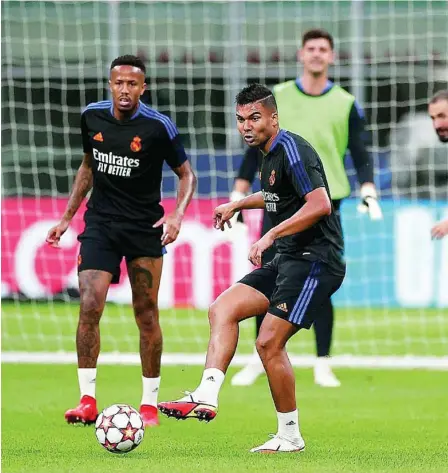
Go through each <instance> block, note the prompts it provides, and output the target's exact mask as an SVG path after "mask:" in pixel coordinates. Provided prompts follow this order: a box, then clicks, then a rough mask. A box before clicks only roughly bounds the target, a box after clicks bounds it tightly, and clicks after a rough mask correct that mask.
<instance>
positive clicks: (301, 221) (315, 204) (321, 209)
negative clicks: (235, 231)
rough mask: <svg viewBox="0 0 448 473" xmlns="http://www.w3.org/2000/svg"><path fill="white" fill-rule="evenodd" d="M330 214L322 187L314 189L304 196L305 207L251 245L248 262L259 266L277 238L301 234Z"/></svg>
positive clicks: (328, 203)
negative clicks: (262, 256) (263, 255)
mask: <svg viewBox="0 0 448 473" xmlns="http://www.w3.org/2000/svg"><path fill="white" fill-rule="evenodd" d="M330 214H331V202H330V198H329V197H328V194H327V191H326V190H325V188H324V187H320V188H318V189H314V190H313V191H311V192H309V193H308V194H306V196H305V205H304V206H303V207H302V208H301V209H300V210H298V211H297V212H296V213H295V214H294V215H293V216H292V217H290V218H288V219H287V220H284V221H283V222H282V223H280V224H278V225H277V226H275V227H274V228H272V229H271V230H270V231H269V232H267V233H266V235H264V237H262V238H260V240H258V241H257V242H256V243H254V244H253V245H252V248H251V250H250V252H249V260H250V261H251V263H252V264H254V265H260V264H261V255H262V254H263V252H264V251H266V250H267V249H268V248H269V247H270V246H272V245H273V244H274V241H275V240H276V239H277V238H281V237H285V236H288V235H293V234H295V233H300V232H303V231H304V230H307V229H308V228H310V227H312V226H313V225H314V224H316V223H317V222H318V221H319V220H320V219H321V218H322V217H325V216H326V215H330Z"/></svg>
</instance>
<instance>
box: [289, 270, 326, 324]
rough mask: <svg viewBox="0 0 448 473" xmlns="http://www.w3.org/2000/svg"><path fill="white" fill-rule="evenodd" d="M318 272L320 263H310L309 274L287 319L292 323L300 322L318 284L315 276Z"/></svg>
mask: <svg viewBox="0 0 448 473" xmlns="http://www.w3.org/2000/svg"><path fill="white" fill-rule="evenodd" d="M319 272H320V265H319V263H318V262H317V261H316V262H314V263H313V264H312V266H311V270H310V274H309V275H308V277H307V278H306V281H305V284H304V285H303V288H302V291H301V292H300V295H299V298H298V299H297V301H296V303H295V305H294V307H293V309H292V311H291V313H290V314H289V318H288V320H289V321H290V322H292V323H294V324H300V323H301V322H302V320H303V317H304V316H305V313H306V309H307V308H308V305H309V303H310V301H311V298H312V297H313V294H314V291H315V290H316V287H317V286H318V284H319V280H318V279H317V278H316V276H317V275H318V274H319Z"/></svg>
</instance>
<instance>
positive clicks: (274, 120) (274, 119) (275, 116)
mask: <svg viewBox="0 0 448 473" xmlns="http://www.w3.org/2000/svg"><path fill="white" fill-rule="evenodd" d="M271 117H272V124H273V125H274V126H278V112H277V111H275V112H272V115H271Z"/></svg>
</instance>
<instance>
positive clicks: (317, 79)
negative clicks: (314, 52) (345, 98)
mask: <svg viewBox="0 0 448 473" xmlns="http://www.w3.org/2000/svg"><path fill="white" fill-rule="evenodd" d="M300 83H301V85H302V88H303V90H304V92H305V93H306V94H308V95H321V94H322V92H323V91H324V90H325V88H326V87H327V84H328V76H327V74H320V75H319V76H313V75H312V74H310V73H307V72H304V74H303V76H302V77H301V78H300Z"/></svg>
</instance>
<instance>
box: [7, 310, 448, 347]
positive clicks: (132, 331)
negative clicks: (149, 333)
mask: <svg viewBox="0 0 448 473" xmlns="http://www.w3.org/2000/svg"><path fill="white" fill-rule="evenodd" d="M77 316H78V305H77V304H76V303H71V304H63V303H54V304H46V303H21V304H16V303H3V304H2V343H3V351H11V350H17V351H57V350H64V351H74V350H75V346H74V333H75V330H76V323H77ZM160 318H161V323H162V326H163V331H164V350H165V352H166V353H170V352H187V353H188V352H189V353H191V352H196V353H197V352H204V351H205V350H206V347H207V341H208V332H209V329H208V319H207V313H206V312H205V311H199V310H194V309H172V310H163V311H161V317H160ZM335 327H336V329H335V336H334V344H333V353H334V354H355V355H406V354H412V355H433V356H441V355H446V352H447V350H446V346H447V343H448V309H442V308H440V309H374V308H372V309H359V308H358V309H357V308H353V309H351V308H345V309H338V310H337V313H336V326H335ZM253 336H254V322H253V321H252V320H247V321H245V322H243V323H242V324H241V340H240V349H241V352H245V353H248V352H250V351H251V350H252V349H253ZM101 337H102V338H101V342H102V350H103V351H107V352H110V351H116V350H118V351H125V352H126V351H127V352H136V351H137V349H138V342H137V330H136V326H135V323H134V322H133V316H132V310H131V308H130V307H129V306H120V305H115V304H108V305H107V307H106V311H105V314H104V316H103V320H102V322H101ZM290 351H291V352H294V353H297V354H312V353H314V334H313V333H312V331H308V332H307V331H303V332H301V333H299V334H298V335H297V336H296V337H295V338H294V339H293V340H292V342H291V343H290Z"/></svg>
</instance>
